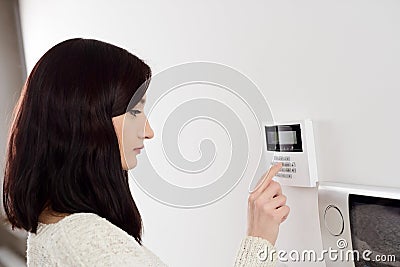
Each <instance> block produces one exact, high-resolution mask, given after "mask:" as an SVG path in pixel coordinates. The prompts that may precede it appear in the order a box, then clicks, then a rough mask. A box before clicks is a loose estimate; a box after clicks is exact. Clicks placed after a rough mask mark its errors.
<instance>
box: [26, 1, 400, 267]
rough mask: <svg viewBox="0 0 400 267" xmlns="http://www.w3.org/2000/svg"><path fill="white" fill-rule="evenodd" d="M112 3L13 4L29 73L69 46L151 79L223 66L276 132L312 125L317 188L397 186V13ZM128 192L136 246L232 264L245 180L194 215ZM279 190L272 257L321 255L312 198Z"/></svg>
mask: <svg viewBox="0 0 400 267" xmlns="http://www.w3.org/2000/svg"><path fill="white" fill-rule="evenodd" d="M117 2H118V1H113V2H112V4H111V1H94V0H92V1H77V0H73V1H50V0H40V1H39V0H36V1H34V0H29V1H28V0H21V1H20V10H21V16H22V29H23V37H24V44H25V53H26V60H27V68H28V70H31V69H32V67H33V65H34V64H35V62H36V61H37V60H38V59H39V57H40V56H41V55H42V54H43V53H44V52H45V51H46V50H47V49H48V48H50V47H51V46H52V45H54V44H56V43H58V42H59V41H62V40H64V39H67V38H70V37H85V38H96V39H100V40H104V41H108V42H111V43H113V44H116V45H120V46H123V47H125V48H127V49H128V50H129V51H131V52H132V53H134V54H137V55H138V56H139V57H141V58H144V59H145V60H146V61H147V62H148V63H149V64H150V66H151V67H152V69H153V72H154V73H157V72H159V71H161V70H163V69H165V68H167V67H170V66H172V65H175V64H179V63H183V62H189V61H194V60H205V61H212V62H219V63H223V64H226V65H228V66H231V67H234V68H236V69H238V70H239V71H241V72H242V73H244V74H246V75H247V76H249V77H250V78H251V79H252V80H253V81H254V82H255V83H256V84H257V85H258V86H259V88H261V90H262V91H263V93H264V95H265V96H266V97H267V99H268V101H269V103H270V104H271V108H272V111H273V113H274V115H275V118H276V119H277V120H278V121H287V120H293V119H302V118H308V117H309V118H311V119H313V121H314V128H315V138H316V146H317V147H316V149H317V156H318V168H319V175H320V179H321V180H322V181H336V182H346V183H357V184H367V185H380V186H389V187H400V179H399V175H398V174H397V172H396V167H397V164H398V162H397V161H398V156H397V152H398V151H399V149H400V143H399V142H398V133H399V131H400V127H399V125H398V123H397V119H396V115H395V114H400V110H399V109H400V108H399V105H398V97H399V93H398V90H399V87H400V80H399V78H398V77H399V75H398V73H399V71H400V50H399V49H398V48H399V47H400V31H399V26H400V16H398V14H399V13H400V2H398V1H389V0H387V1H372V0H367V1H366V0H349V1H317V0H313V1H312V0H305V1H261V0H260V1H254V2H243V1H240V2H239V1H228V0H223V1H210V0H209V1H197V2H193V1H174V2H173V3H172V2H171V1H141V2H139V1H136V2H135V3H134V2H133V1H119V2H118V3H117ZM132 190H133V194H134V195H135V199H136V201H137V202H138V205H139V207H140V209H141V212H142V214H143V217H144V223H145V244H147V245H148V246H149V247H150V248H151V249H152V250H153V251H154V252H155V253H156V254H158V255H159V256H160V257H161V259H163V260H164V261H165V262H167V263H168V264H170V265H171V266H188V265H189V266H229V265H230V262H232V261H233V258H234V255H235V253H236V249H237V247H238V244H239V241H240V239H241V237H242V236H243V235H244V233H245V223H246V200H247V194H246V192H247V191H246V190H247V183H246V181H242V182H241V184H240V185H239V186H238V187H237V188H236V189H235V190H234V191H233V192H231V194H229V195H228V197H226V198H224V199H223V200H222V201H219V202H217V203H216V204H214V205H211V206H208V207H206V208H202V209H196V210H180V209H173V208H169V207H166V206H163V205H161V204H159V203H158V202H155V201H154V200H152V199H149V198H148V197H147V196H146V195H145V194H143V193H142V192H141V191H140V190H139V189H138V188H137V187H134V188H132ZM283 191H284V193H285V194H286V195H287V196H288V204H289V206H290V207H291V215H290V217H289V218H288V220H287V221H286V222H285V223H284V224H283V225H282V227H281V231H280V236H279V239H278V242H277V246H278V248H279V249H286V250H291V249H298V250H301V249H316V250H317V251H318V250H320V249H322V248H321V241H320V235H319V222H318V214H317V192H316V190H315V189H301V188H288V187H285V188H284V190H283ZM200 222H201V223H200ZM188 248H189V249H188ZM289 265H296V266H310V265H311V264H310V263H303V264H301V263H298V264H295V263H291V264H289ZM313 266H314V265H313ZM315 266H324V265H323V264H315Z"/></svg>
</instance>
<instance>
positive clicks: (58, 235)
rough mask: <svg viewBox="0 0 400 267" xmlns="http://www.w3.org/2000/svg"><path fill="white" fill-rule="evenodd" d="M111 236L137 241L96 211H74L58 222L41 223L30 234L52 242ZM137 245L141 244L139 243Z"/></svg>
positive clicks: (38, 238)
mask: <svg viewBox="0 0 400 267" xmlns="http://www.w3.org/2000/svg"><path fill="white" fill-rule="evenodd" d="M110 237H114V238H116V237H118V240H121V239H122V240H125V241H126V242H129V243H130V242H132V241H135V242H134V243H137V242H136V240H135V239H134V238H133V237H132V236H130V235H129V234H128V233H126V232H125V231H123V230H122V229H121V228H119V227H117V226H115V225H114V224H112V223H111V222H109V221H108V220H107V219H106V218H103V217H100V216H99V215H97V214H95V213H73V214H70V215H68V216H66V217H64V218H63V219H61V220H60V221H58V222H56V223H51V224H43V223H39V224H38V229H37V233H36V234H30V235H29V238H31V239H37V240H49V241H50V240H51V241H52V243H54V242H53V241H55V240H54V239H62V240H63V241H65V242H70V243H76V242H81V241H80V240H86V242H87V241H90V240H92V241H93V240H94V239H96V238H100V239H102V240H103V242H104V238H106V239H109V238H110ZM88 238H90V240H88ZM60 241H61V240H60ZM137 245H138V246H139V244H138V243H137Z"/></svg>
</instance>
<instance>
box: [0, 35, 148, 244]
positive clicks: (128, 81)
mask: <svg viewBox="0 0 400 267" xmlns="http://www.w3.org/2000/svg"><path fill="white" fill-rule="evenodd" d="M150 77H151V69H150V67H149V66H148V65H147V64H145V63H144V62H143V61H142V60H141V59H139V58H137V57H136V56H134V55H132V54H130V53H129V52H128V51H126V50H125V49H122V48H120V47H117V46H114V45H111V44H108V43H105V42H101V41H98V40H90V39H70V40H66V41H64V42H61V43H59V44H57V45H55V46H54V47H52V48H51V49H50V50H49V51H47V52H46V53H45V54H44V55H43V56H42V58H40V60H39V61H38V62H37V63H36V65H35V67H34V68H33V70H32V72H31V73H30V75H29V77H28V79H27V81H26V84H25V86H24V88H23V90H22V92H21V96H20V98H19V100H18V103H17V105H16V107H15V109H14V119H13V122H12V125H11V128H10V134H9V139H8V146H7V154H6V163H5V172H4V185H3V201H4V203H3V204H4V209H5V212H6V214H7V218H8V220H9V222H10V223H11V225H12V228H13V229H14V227H17V228H23V229H25V230H27V231H29V232H32V233H36V231H37V226H38V219H39V215H40V213H41V212H42V211H43V210H44V209H45V208H46V207H50V208H51V209H52V210H54V211H56V212H61V213H77V212H90V213H95V214H97V215H99V216H101V217H103V218H106V219H107V220H109V221H110V222H111V223H113V224H114V225H116V226H118V227H119V228H121V229H123V230H124V231H126V232H127V233H128V234H130V235H131V236H133V237H134V238H135V239H136V241H138V243H139V244H140V245H141V244H142V242H141V235H142V227H143V226H142V219H141V216H140V213H139V210H138V208H137V206H136V204H135V201H134V200H133V198H132V195H131V192H130V190H129V184H128V172H127V171H126V170H123V169H122V164H121V159H120V152H119V146H118V139H117V135H116V133H115V130H114V125H113V123H112V117H114V116H118V115H121V114H124V113H125V112H126V111H127V109H129V108H130V107H133V106H135V105H136V104H137V103H138V102H139V101H140V99H141V98H142V97H143V96H144V94H145V92H146V89H147V87H148V83H149V80H150ZM132 97H133V99H132Z"/></svg>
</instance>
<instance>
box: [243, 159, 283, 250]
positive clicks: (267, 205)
mask: <svg viewBox="0 0 400 267" xmlns="http://www.w3.org/2000/svg"><path fill="white" fill-rule="evenodd" d="M281 168H282V163H278V164H276V165H274V166H272V167H271V168H270V169H269V171H268V172H267V173H266V174H264V178H263V179H261V180H260V182H259V184H258V185H257V187H256V189H255V190H254V191H253V192H252V193H251V194H250V195H249V198H248V213H247V235H249V236H257V237H261V238H264V239H267V240H268V241H269V242H270V243H271V244H272V245H275V242H276V239H277V237H278V232H279V225H280V224H281V223H282V222H283V221H284V220H286V218H287V216H288V214H289V211H290V209H289V207H288V206H286V196H285V195H283V194H282V189H281V185H280V184H279V183H278V182H275V181H273V180H272V178H273V177H274V176H275V175H276V174H277V173H278V172H279V170H280V169H281ZM260 183H261V184H260Z"/></svg>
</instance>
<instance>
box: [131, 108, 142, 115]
mask: <svg viewBox="0 0 400 267" xmlns="http://www.w3.org/2000/svg"><path fill="white" fill-rule="evenodd" d="M129 113H130V114H132V115H133V116H134V117H136V115H137V114H140V113H142V112H141V111H140V110H137V109H133V110H129Z"/></svg>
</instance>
